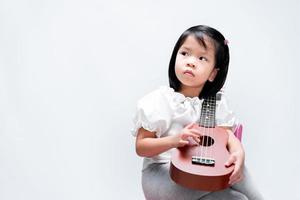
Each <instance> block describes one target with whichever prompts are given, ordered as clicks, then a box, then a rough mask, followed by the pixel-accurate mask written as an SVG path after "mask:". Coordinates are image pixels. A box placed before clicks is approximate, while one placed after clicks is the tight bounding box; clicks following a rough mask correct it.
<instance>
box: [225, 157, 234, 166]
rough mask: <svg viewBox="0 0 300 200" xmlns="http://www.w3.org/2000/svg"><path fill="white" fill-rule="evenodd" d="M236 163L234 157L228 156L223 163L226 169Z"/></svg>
mask: <svg viewBox="0 0 300 200" xmlns="http://www.w3.org/2000/svg"><path fill="white" fill-rule="evenodd" d="M235 161H236V156H233V155H230V156H229V158H228V160H227V162H226V163H225V166H226V167H229V166H230V165H232V164H233V163H234V162H235Z"/></svg>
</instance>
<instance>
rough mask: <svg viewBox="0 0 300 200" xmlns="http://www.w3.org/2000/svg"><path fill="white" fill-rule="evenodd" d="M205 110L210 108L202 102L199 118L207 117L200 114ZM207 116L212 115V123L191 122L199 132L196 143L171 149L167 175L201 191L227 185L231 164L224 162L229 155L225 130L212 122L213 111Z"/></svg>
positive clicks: (177, 181)
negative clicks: (198, 141) (226, 164)
mask: <svg viewBox="0 0 300 200" xmlns="http://www.w3.org/2000/svg"><path fill="white" fill-rule="evenodd" d="M209 102H210V101H209ZM213 103H214V105H215V102H213ZM211 107H212V106H211ZM214 109H215V108H214ZM206 112H208V113H211V110H209V109H208V110H205V108H204V109H203V105H202V111H201V118H202V120H200V121H204V120H203V118H207V117H206V116H205V115H204V114H205V113H206ZM210 117H211V118H212V117H213V120H212V121H213V124H208V123H202V126H200V125H195V126H194V128H197V129H199V130H200V132H201V135H202V136H201V138H200V140H201V141H200V143H199V145H197V146H189V145H187V146H185V147H182V148H176V149H174V151H173V152H172V157H171V165H170V176H171V178H172V180H173V181H175V182H176V183H177V184H179V185H181V186H184V187H187V188H190V189H196V190H202V191H217V190H222V189H225V188H227V187H229V185H228V182H229V177H230V175H231V174H232V172H233V169H234V166H233V165H232V166H230V167H226V166H225V162H226V161H227V160H228V158H229V152H228V150H227V147H226V145H227V141H228V133H227V131H226V130H225V129H224V128H221V127H215V126H214V124H215V123H214V117H215V115H211V116H210Z"/></svg>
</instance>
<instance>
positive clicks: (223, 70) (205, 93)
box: [169, 25, 229, 99]
mask: <svg viewBox="0 0 300 200" xmlns="http://www.w3.org/2000/svg"><path fill="white" fill-rule="evenodd" d="M190 35H192V36H194V37H195V38H196V40H197V41H198V42H199V44H200V45H203V46H204V48H206V46H207V45H206V44H205V40H204V39H205V38H204V37H205V36H207V37H208V38H209V39H210V40H211V41H212V43H213V46H214V48H215V66H214V67H215V68H217V69H218V73H217V75H216V77H215V79H214V81H212V82H210V81H206V83H205V84H204V87H203V89H202V91H201V93H200V94H199V98H200V99H201V98H207V97H209V96H213V95H215V94H216V93H217V92H218V91H219V90H220V89H221V88H222V87H223V85H224V83H225V80H226V77H227V72H228V65H229V48H228V45H227V42H226V41H227V40H225V38H224V36H223V35H222V34H221V33H220V32H219V31H217V30H216V29H214V28H211V27H209V26H206V25H199V26H193V27H191V28H189V29H187V30H186V31H184V32H183V33H182V35H181V36H180V37H179V39H178V41H177V42H176V44H175V47H174V49H173V52H172V56H171V59H170V63H169V84H170V87H171V88H173V89H174V90H175V91H179V90H180V86H181V82H180V81H179V80H178V78H177V77H176V74H175V62H176V56H177V52H178V50H179V48H180V47H181V46H182V44H183V43H184V41H185V40H186V38H187V37H188V36H190Z"/></svg>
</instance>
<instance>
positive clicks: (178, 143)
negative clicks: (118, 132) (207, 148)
mask: <svg viewBox="0 0 300 200" xmlns="http://www.w3.org/2000/svg"><path fill="white" fill-rule="evenodd" d="M192 126H193V124H189V125H187V126H186V127H185V128H184V129H183V130H182V131H181V133H179V134H176V135H171V136H166V137H161V138H157V137H156V135H155V133H154V132H150V131H147V130H145V129H144V128H140V129H139V131H138V134H137V137H136V153H137V154H138V155H139V156H142V157H153V156H156V155H158V154H161V153H163V152H165V151H167V150H169V149H171V148H175V147H182V146H185V145H187V144H189V141H188V139H187V138H188V137H192V138H193V139H194V140H195V142H197V143H199V142H200V139H199V138H200V132H199V131H198V130H197V129H194V128H193V127H192Z"/></svg>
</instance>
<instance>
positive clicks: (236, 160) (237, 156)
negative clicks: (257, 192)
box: [225, 151, 245, 185]
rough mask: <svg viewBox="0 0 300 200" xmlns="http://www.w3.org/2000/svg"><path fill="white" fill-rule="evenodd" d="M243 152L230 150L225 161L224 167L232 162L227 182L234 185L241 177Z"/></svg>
mask: <svg viewBox="0 0 300 200" xmlns="http://www.w3.org/2000/svg"><path fill="white" fill-rule="evenodd" d="M244 160H245V154H244V152H243V151H236V152H232V153H231V154H230V156H229V158H228V160H227V162H226V163H225V166H226V167H229V166H230V165H232V164H234V170H233V172H232V174H231V176H230V178H229V184H230V185H234V184H236V183H238V182H240V181H241V180H242V179H243V167H244Z"/></svg>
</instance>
